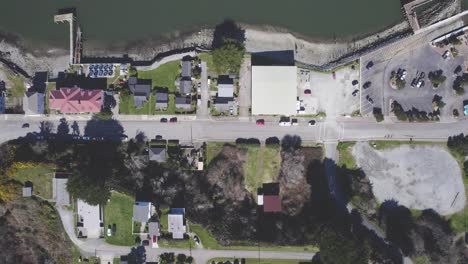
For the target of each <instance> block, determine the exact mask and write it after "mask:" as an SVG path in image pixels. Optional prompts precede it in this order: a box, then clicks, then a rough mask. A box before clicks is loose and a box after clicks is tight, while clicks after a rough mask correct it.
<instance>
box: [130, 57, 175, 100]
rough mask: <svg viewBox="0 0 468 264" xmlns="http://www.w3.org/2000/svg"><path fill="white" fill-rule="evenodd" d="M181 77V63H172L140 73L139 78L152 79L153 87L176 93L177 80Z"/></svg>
mask: <svg viewBox="0 0 468 264" xmlns="http://www.w3.org/2000/svg"><path fill="white" fill-rule="evenodd" d="M179 75H180V61H171V62H168V63H165V64H163V65H161V66H159V67H158V68H156V69H154V70H150V71H138V78H140V79H151V83H152V87H153V88H155V87H158V88H161V87H165V88H168V90H169V92H172V93H173V92H175V91H176V90H177V89H176V86H175V83H174V82H175V80H176V79H177V77H179Z"/></svg>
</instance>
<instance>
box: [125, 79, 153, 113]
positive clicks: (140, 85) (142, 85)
mask: <svg viewBox="0 0 468 264" xmlns="http://www.w3.org/2000/svg"><path fill="white" fill-rule="evenodd" d="M128 88H129V89H130V91H131V92H132V94H133V106H135V107H143V105H144V104H145V103H146V102H148V99H149V97H150V95H151V80H145V79H138V78H137V77H130V78H128Z"/></svg>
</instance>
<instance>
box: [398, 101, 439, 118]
mask: <svg viewBox="0 0 468 264" xmlns="http://www.w3.org/2000/svg"><path fill="white" fill-rule="evenodd" d="M392 113H393V114H395V116H396V117H397V119H398V120H400V121H409V122H427V121H438V120H439V115H440V111H439V110H434V111H433V112H430V113H427V112H425V111H420V110H419V109H417V108H414V107H413V108H412V109H409V110H406V111H405V110H404V109H403V107H402V106H401V105H400V104H399V103H398V102H397V101H393V102H392Z"/></svg>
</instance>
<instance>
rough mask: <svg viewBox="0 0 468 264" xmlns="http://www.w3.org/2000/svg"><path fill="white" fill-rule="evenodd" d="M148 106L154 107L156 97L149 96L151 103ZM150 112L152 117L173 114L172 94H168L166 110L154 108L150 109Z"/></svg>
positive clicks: (173, 101)
mask: <svg viewBox="0 0 468 264" xmlns="http://www.w3.org/2000/svg"><path fill="white" fill-rule="evenodd" d="M150 104H151V105H152V106H153V105H156V96H151V101H150ZM151 110H152V112H153V115H161V114H175V110H176V108H175V95H174V94H169V95H168V103H167V109H166V110H164V111H161V110H157V109H156V108H155V107H151Z"/></svg>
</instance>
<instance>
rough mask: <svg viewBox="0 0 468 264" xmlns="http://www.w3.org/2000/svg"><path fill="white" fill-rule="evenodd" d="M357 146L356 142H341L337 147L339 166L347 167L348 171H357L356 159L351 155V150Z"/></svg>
mask: <svg viewBox="0 0 468 264" xmlns="http://www.w3.org/2000/svg"><path fill="white" fill-rule="evenodd" d="M355 144H356V142H354V141H350V142H339V143H338V146H337V147H336V148H337V150H338V154H339V162H338V166H340V167H341V166H345V167H346V168H348V169H356V168H357V165H356V159H355V158H354V156H353V154H352V153H351V148H352V147H353V146H354V145H355Z"/></svg>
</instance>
